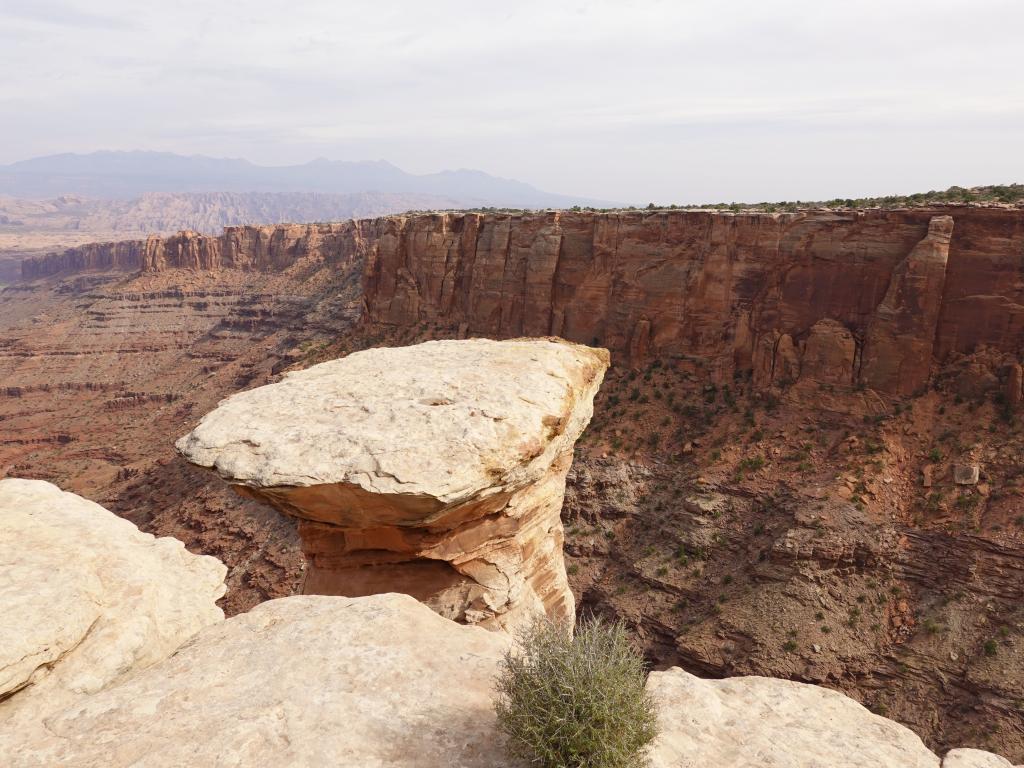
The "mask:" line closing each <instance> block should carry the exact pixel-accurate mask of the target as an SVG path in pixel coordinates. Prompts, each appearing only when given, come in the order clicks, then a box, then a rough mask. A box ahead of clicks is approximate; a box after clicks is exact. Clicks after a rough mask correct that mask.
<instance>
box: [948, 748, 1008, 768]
mask: <svg viewBox="0 0 1024 768" xmlns="http://www.w3.org/2000/svg"><path fill="white" fill-rule="evenodd" d="M942 768H1014V766H1013V764H1012V763H1011V762H1010V761H1009V760H1006V759H1005V758H1002V757H1000V756H999V755H994V754H992V753H991V752H986V751H984V750H982V749H951V750H950V751H949V752H947V753H946V756H945V757H944V758H942ZM1017 768H1020V767H1019V766H1018V767H1017Z"/></svg>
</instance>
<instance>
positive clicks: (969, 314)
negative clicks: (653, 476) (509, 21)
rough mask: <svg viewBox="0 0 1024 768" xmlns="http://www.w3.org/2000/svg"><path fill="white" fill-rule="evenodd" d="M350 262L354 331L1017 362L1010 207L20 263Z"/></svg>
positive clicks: (713, 219)
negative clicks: (433, 329)
mask: <svg viewBox="0 0 1024 768" xmlns="http://www.w3.org/2000/svg"><path fill="white" fill-rule="evenodd" d="M303 258H312V259H316V260H319V261H322V262H325V263H327V264H332V263H351V262H352V261H353V260H361V261H362V262H363V263H364V264H365V268H364V274H363V290H364V304H365V320H366V321H367V322H368V323H370V324H371V325H379V326H397V327H405V328H410V327H415V326H418V325H421V324H422V323H429V324H432V325H435V326H442V327H447V328H449V329H453V330H455V329H457V330H459V331H460V332H461V333H462V334H470V335H480V336H490V337H496V338H508V337H514V336H544V335H556V336H561V337H563V338H566V339H569V340H572V341H577V342H583V343H587V344H599V345H601V346H605V347H608V348H609V349H611V350H612V352H613V354H614V355H615V357H616V359H619V360H626V361H628V362H630V363H632V364H637V363H639V362H641V361H643V360H644V359H646V358H649V357H652V356H670V357H675V358H677V359H678V361H679V364H680V365H681V366H683V367H684V368H688V369H690V370H691V371H692V372H693V373H696V374H699V375H701V376H705V377H707V378H709V379H710V380H711V381H715V382H718V383H725V382H728V381H730V380H731V379H732V378H733V377H734V376H747V375H752V376H753V378H754V381H755V383H757V384H760V385H766V384H770V383H772V382H777V381H790V382H791V381H795V380H797V379H798V378H799V377H801V376H804V377H806V378H807V380H810V381H815V382H818V383H826V384H833V385H835V384H839V385H843V384H846V385H854V384H857V383H863V384H865V385H867V386H870V387H872V388H874V389H876V390H878V391H880V392H884V393H889V394H894V395H901V394H908V393H910V392H913V391H916V390H917V389H919V388H920V386H921V385H922V384H924V383H925V382H926V381H927V380H928V377H929V375H930V372H931V368H932V366H933V364H934V363H935V362H944V361H946V360H947V359H948V358H949V357H950V356H951V355H954V354H956V353H970V352H973V351H975V350H976V349H977V348H979V347H981V346H988V347H992V348H993V349H995V350H997V351H998V352H1002V353H1007V354H1013V355H1019V354H1020V350H1021V349H1022V348H1024V279H1022V276H1024V211H1022V210H1020V209H996V208H959V209H957V208H949V209H935V210H930V209H914V210H899V211H882V210H874V211H861V212H831V211H812V212H804V213H785V214H767V213H748V214H730V213H721V212H706V211H669V212H657V213H641V212H622V213H585V212H547V213H540V214H531V215H512V214H478V213H452V214H424V215H415V216H391V217H384V218H380V219H373V220H370V219H364V220H359V221H348V222H340V223H334V224H308V225H279V226H268V227H249V226H247V227H229V228H227V229H225V230H224V233H223V234H222V235H220V236H217V237H212V236H203V235H198V234H196V233H192V232H183V233H180V234H178V235H175V236H173V237H168V238H159V237H150V238H149V239H147V240H144V241H141V240H140V241H127V242H122V243H101V244H93V245H88V246H83V247H81V248H73V249H70V250H68V251H66V252H64V253H63V254H53V255H50V256H47V257H43V258H39V259H29V260H27V261H26V262H24V264H23V275H24V277H26V278H30V279H31V278H37V277H41V276H46V275H50V274H56V273H58V272H62V271H68V270H86V269H121V270H141V271H144V272H145V271H161V270H165V269H172V268H186V269H193V270H219V269H242V270H258V271H270V272H273V271H281V270H284V269H285V268H287V267H288V266H289V265H291V264H293V263H294V262H295V261H297V260H299V259H303Z"/></svg>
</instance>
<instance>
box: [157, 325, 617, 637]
mask: <svg viewBox="0 0 1024 768" xmlns="http://www.w3.org/2000/svg"><path fill="white" fill-rule="evenodd" d="M607 366H608V354H607V352H605V351H604V350H595V349H591V348H589V347H583V346H579V345H575V344H569V343H566V342H562V341H558V340H546V339H534V340H515V341H505V342H497V341H490V340H483V339H475V340H468V341H438V342H427V343H425V344H420V345H416V346H412V347H400V348H390V349H373V350H367V351H364V352H356V353H354V354H351V355H349V356H348V357H345V358H342V359H340V360H335V361H332V362H329V363H322V364H320V365H317V366H314V367H312V368H309V369H307V370H304V371H299V372H294V373H290V374H288V375H287V376H285V377H284V379H283V380H282V381H280V382H279V383H276V384H271V385H268V386H265V387H259V388H257V389H253V390H249V391H247V392H242V393H239V394H237V395H234V396H232V397H230V398H228V399H227V400H225V401H223V402H222V403H221V404H220V406H218V408H217V409H216V410H214V411H213V412H212V413H210V414H207V416H205V417H204V418H203V419H202V421H201V422H200V423H199V425H198V426H197V427H196V428H195V429H194V430H193V431H192V432H191V433H190V434H189V435H187V436H185V437H183V438H182V439H181V440H179V441H178V444H177V447H178V449H179V451H181V453H182V454H183V455H184V456H185V458H187V459H188V460H189V461H191V462H193V463H195V464H198V465H200V466H204V467H211V468H213V469H214V470H216V472H217V473H218V474H220V475H221V477H223V478H225V479H226V480H227V481H228V482H230V483H232V484H233V485H234V486H235V487H236V488H238V489H239V490H240V491H241V492H243V493H245V494H248V495H251V496H253V497H255V498H259V499H262V500H265V501H266V502H268V503H269V504H272V505H273V506H274V507H276V508H277V509H279V510H280V511H282V512H284V513H286V514H289V515H292V516H295V517H297V518H299V519H300V520H301V521H302V522H301V524H300V526H299V535H300V536H301V538H302V541H303V548H304V550H305V552H306V555H307V557H308V560H309V567H308V571H307V575H306V581H305V585H304V591H305V592H306V593H307V594H342V595H347V596H358V595H366V594H375V593H378V592H388V591H402V592H407V593H409V594H412V595H413V596H415V597H417V598H419V599H421V600H424V601H425V602H427V603H428V604H430V605H431V606H432V607H434V608H435V609H436V610H438V611H439V612H440V613H442V615H444V616H447V617H449V618H452V619H455V620H458V621H465V622H469V623H483V624H485V625H487V626H497V625H501V626H509V625H510V624H514V623H515V622H517V621H519V620H520V619H521V618H523V617H525V616H527V615H529V614H532V613H534V612H537V611H543V612H546V613H547V614H548V615H549V616H552V617H556V618H560V619H566V618H570V617H572V616H573V614H574V601H573V597H572V593H571V592H570V591H569V588H568V584H567V583H566V579H565V568H564V565H563V562H562V540H563V534H562V525H561V519H560V517H559V514H560V512H561V507H562V497H563V494H564V491H565V476H566V473H567V472H568V469H569V465H570V464H571V462H572V449H573V445H574V443H575V442H576V439H577V438H578V437H579V436H580V434H581V433H582V432H583V430H584V428H585V427H586V425H587V423H588V422H589V421H590V417H591V415H592V414H593V399H594V395H595V393H596V392H597V390H598V388H599V387H600V385H601V380H602V378H603V376H604V371H605V369H606V368H607Z"/></svg>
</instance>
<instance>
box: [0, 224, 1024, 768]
mask: <svg viewBox="0 0 1024 768" xmlns="http://www.w3.org/2000/svg"><path fill="white" fill-rule="evenodd" d="M1022 253H1024V208H1022V207H1020V206H1018V205H1013V204H1003V205H993V204H982V205H973V206H970V205H960V206H957V205H940V206H934V205H933V206H930V207H929V206H921V207H916V208H901V209H891V210H886V209H881V208H878V209H868V210H853V209H837V208H833V209H814V210H802V211H798V212H793V213H778V212H776V213H766V212H758V211H747V212H739V213H734V212H722V211H649V212H648V211H637V212H629V211H623V212H607V213H598V212H571V211H542V212H536V213H487V214H480V213H428V214H420V215H402V216H386V217H382V218H377V219H360V220H352V221H346V222H339V223H336V224H314V225H276V226H242V227H229V228H228V229H226V230H225V231H224V233H223V234H221V235H219V236H210V235H198V234H195V233H182V234H178V235H173V236H169V237H158V236H154V237H149V238H147V239H142V240H132V241H121V242H114V243H97V244H88V245H83V246H77V247H73V248H70V249H67V250H65V251H63V252H58V253H54V254H51V255H45V256H41V257H34V258H29V259H27V260H25V261H24V262H23V263H22V265H21V269H22V279H21V280H19V281H18V282H16V283H14V284H13V285H11V286H9V287H7V288H6V289H5V291H4V293H3V301H2V302H0V328H2V329H3V335H2V338H0V380H2V382H3V387H2V388H0V419H2V424H3V427H4V428H3V440H2V444H0V469H2V471H3V472H4V473H5V474H6V475H7V476H9V477H19V478H37V479H42V480H47V481H49V482H51V483H54V484H56V485H57V486H59V487H60V488H61V489H63V490H65V491H71V492H74V493H77V494H79V495H81V496H84V497H85V498H88V499H92V500H94V501H97V502H99V503H100V504H102V505H103V506H105V507H106V508H108V509H110V510H111V511H113V512H114V513H116V514H118V515H120V516H122V517H124V518H126V519H127V520H129V521H131V522H133V523H135V524H136V525H138V526H139V527H140V528H141V529H142V530H143V531H148V532H151V533H154V534H156V535H158V536H173V537H175V538H177V539H179V540H181V541H182V542H184V544H185V546H186V547H187V548H188V549H189V550H190V551H191V552H194V553H198V554H205V555H213V556H214V557H217V558H218V559H220V560H221V561H222V562H223V563H225V565H226V566H227V575H226V580H225V583H226V584H227V592H226V594H225V596H224V597H223V598H222V600H221V605H222V607H223V609H224V611H225V613H226V614H227V615H229V616H230V615H233V614H237V613H241V612H245V611H248V610H250V609H252V608H254V607H255V606H258V605H259V604H261V603H262V602H264V601H267V600H270V599H273V598H279V597H283V596H287V595H292V594H296V593H297V592H300V591H301V590H302V585H303V582H304V580H306V583H307V585H308V584H309V583H310V582H309V580H308V573H309V570H310V569H311V568H314V569H316V570H318V571H319V572H323V569H324V568H328V570H330V569H335V570H337V569H338V568H340V569H341V571H338V573H340V574H341V575H340V576H331V577H322V578H320V580H319V583H320V584H321V588H320V589H317V588H315V587H314V588H312V589H311V590H310V591H313V592H317V591H320V592H323V591H326V593H327V594H353V593H351V592H346V587H345V584H346V577H345V576H344V574H345V573H351V572H350V571H345V569H346V568H351V567H353V566H351V565H345V564H344V563H342V564H340V565H339V564H337V563H336V564H334V565H324V563H328V562H335V560H336V559H337V557H338V556H339V555H340V554H341V551H342V550H335V549H332V548H336V547H338V546H341V545H340V544H339V542H338V541H337V540H336V538H333V537H332V535H331V534H330V533H329V531H328V532H325V531H322V530H321V531H319V532H318V529H317V528H316V524H311V523H309V522H302V517H301V516H300V518H299V522H298V525H296V518H294V517H292V516H290V515H282V514H280V513H279V511H275V509H274V508H272V506H268V505H267V504H265V503H261V502H260V500H259V499H258V498H254V497H253V495H252V494H251V493H245V494H243V495H239V494H238V493H234V492H232V490H231V489H230V487H229V486H228V484H226V483H224V482H223V480H222V479H221V478H218V477H217V476H216V475H215V474H213V473H209V472H208V471H205V470H202V469H200V468H196V467H193V466H191V465H190V464H188V463H187V462H185V461H183V460H182V458H181V457H180V456H178V455H177V454H176V452H175V449H174V442H175V440H176V439H177V438H178V437H180V436H182V435H185V434H186V433H187V432H188V431H189V430H190V429H192V428H193V427H194V426H195V424H196V422H197V420H198V419H199V418H200V417H202V416H203V415H204V414H206V413H208V412H210V411H211V410H213V409H214V408H215V407H216V405H217V403H218V401H220V400H221V399H223V398H224V397H226V396H228V395H231V394H233V393H235V392H238V391H240V390H249V389H252V388H254V387H258V386H260V385H264V384H267V383H269V382H274V381H279V380H281V378H282V376H283V375H285V374H286V373H287V372H289V371H299V370H303V369H305V368H308V367H310V366H313V365H314V364H317V363H322V362H324V361H329V360H335V359H339V358H344V357H345V356H347V355H349V354H351V353H353V352H355V351H358V350H367V349H374V348H381V347H395V346H405V345H413V344H417V343H420V342H423V341H425V340H430V339H471V338H490V339H514V338H524V337H534V338H545V337H560V338H564V339H567V340H569V341H573V342H577V343H580V344H585V345H588V346H592V347H595V348H605V349H608V350H609V351H610V359H611V366H610V368H609V369H608V372H607V374H606V375H605V377H604V383H603V385H602V386H601V387H600V389H599V390H598V391H597V395H596V398H595V400H594V407H593V420H592V423H591V424H590V426H589V427H588V428H587V429H586V431H585V432H583V433H582V436H581V437H580V439H579V442H578V444H577V445H576V449H575V458H574V459H573V462H572V467H571V469H568V480H567V486H566V491H565V502H564V506H563V508H562V513H561V518H562V526H563V527H564V537H565V545H564V552H565V573H566V574H567V575H568V584H569V587H570V588H571V592H572V595H574V596H575V601H576V603H577V605H578V608H579V610H581V611H586V612H596V613H597V614H600V615H604V616H607V617H609V618H613V619H619V620H622V621H623V622H625V624H626V626H628V627H629V629H630V631H631V632H632V634H633V636H634V637H635V638H636V641H637V642H638V643H639V644H640V646H641V647H642V649H643V652H644V655H645V657H646V658H647V659H648V661H649V663H650V664H651V665H652V666H653V668H654V669H667V668H669V667H674V666H679V667H682V668H684V669H686V670H688V671H689V672H692V673H696V674H698V675H700V676H701V677H710V678H729V677H734V676H739V675H763V676H769V677H777V678H785V679H789V680H795V681H800V682H806V683H814V684H816V685H820V686H824V687H827V688H832V689H836V690H839V691H842V692H844V693H846V694H848V695H850V696H852V697H853V698H855V699H856V700H858V701H860V702H861V703H863V704H864V705H865V706H867V707H868V708H869V709H870V710H871V711H873V712H875V713H877V714H879V715H883V716H885V717H886V718H890V719H893V720H895V721H898V722H901V723H903V724H905V725H906V726H908V727H909V728H910V729H911V730H912V731H914V732H915V733H916V734H918V735H919V736H920V737H921V738H922V739H923V740H924V741H925V743H926V744H927V745H928V746H929V747H931V748H932V749H934V750H935V751H936V752H938V753H939V754H942V753H943V752H944V751H945V750H948V749H950V748H953V747H962V746H969V747H976V748H979V749H986V750H990V751H992V752H996V753H999V754H1001V755H1003V756H1004V757H1006V758H1009V759H1010V760H1014V759H1015V760H1017V761H1018V762H1020V761H1022V760H1024V676H1022V671H1024V665H1022V656H1021V654H1022V653H1024V650H1022V647H1024V635H1022V627H1024V616H1022V614H1021V610H1022V608H1021V605H1022V603H1021V598H1022V596H1024V514H1022V512H1024V501H1022V495H1024V432H1022V431H1021V424H1022V422H1021V416H1020V414H1019V410H1020V408H1021V406H1020V403H1021V399H1022V389H1021V388H1022V376H1021V362H1022V360H1021V351H1022V349H1024V287H1022V286H1024V272H1022V263H1024V262H1022V261H1021V258H1022V257H1021V254H1022ZM452 373H453V374H455V373H457V371H453V372H452ZM381 375H383V373H382V374H381ZM424 375H427V374H424ZM500 384H501V383H500V382H495V386H496V387H497V386H500ZM368 386H369V387H370V389H372V388H373V385H372V384H368ZM267 417H268V418H269V417H270V414H269V413H268V414H267ZM313 442H317V441H313ZM294 482H295V481H292V483H293V484H294ZM271 503H272V504H274V502H273V501H271ZM281 503H282V504H284V502H281ZM289 503H290V502H289ZM295 503H300V502H295ZM300 506H301V503H300ZM287 508H288V507H287V505H285V507H281V506H280V505H278V509H287ZM321 528H322V526H321ZM455 541H458V538H456V539H455ZM374 546H376V545H374ZM465 546H468V544H467V545H465ZM371 549H372V547H371ZM467 551H468V550H467ZM348 557H352V556H351V555H349V556H348ZM371 560H372V557H371ZM361 562H362V561H361ZM317 563H320V564H321V565H319V566H317V565H316V564H317ZM363 564H364V565H365V562H364V563H363ZM314 582H316V580H314ZM348 583H349V584H351V578H349V582H348ZM402 583H403V582H402V579H401V578H398V577H396V578H395V580H394V582H393V584H392V588H391V589H386V588H385V586H386V584H387V580H386V579H385V580H384V582H383V584H384V585H385V586H380V588H375V589H370V592H371V593H372V592H376V591H392V589H393V590H395V591H409V590H408V588H402V586H401V584H402ZM414 594H415V590H414ZM462 620H465V616H463V619H462Z"/></svg>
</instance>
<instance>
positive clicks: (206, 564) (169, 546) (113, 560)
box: [0, 478, 226, 730]
mask: <svg viewBox="0 0 1024 768" xmlns="http://www.w3.org/2000/svg"><path fill="white" fill-rule="evenodd" d="M225 573H226V569H225V568H224V566H223V565H222V564H221V563H220V561H218V560H216V559H215V558H212V557H201V556H197V555H193V554H191V553H189V552H187V551H186V550H185V548H184V546H183V545H182V543H181V542H180V541H178V540H176V539H171V538H162V539H157V538H154V537H153V536H151V535H149V534H148V533H142V532H141V531H139V530H138V529H137V528H136V527H135V526H134V525H132V524H131V523H129V522H128V521H126V520H122V519H121V518H119V517H117V516H115V515H113V514H112V513H110V512H108V511H107V510H105V509H104V508H103V507H101V506H99V505H98V504H94V503H93V502H91V501H87V500H86V499H83V498H81V497H80V496H76V495H74V494H72V493H64V492H62V491H61V490H60V489H59V488H57V487H56V486H54V485H51V484H50V483H46V482H42V481H39V480H17V479H12V478H8V479H4V480H0V616H2V617H3V620H2V621H0V728H2V729H4V730H8V729H16V728H19V727H21V724H22V723H30V722H31V723H34V722H37V721H38V720H39V719H40V718H42V717H43V716H45V715H46V714H47V713H49V712H52V711H54V710H56V709H57V708H59V707H61V706H63V705H65V704H67V703H68V702H69V701H72V700H74V699H75V698H76V697H80V696H82V695H85V694H90V693H95V692H97V691H99V690H102V689H103V688H104V687H106V686H108V685H110V684H111V683H112V682H113V681H115V680H117V679H118V678H120V677H121V676H123V675H124V674H126V673H127V672H129V671H131V670H134V669H138V668H141V667H146V666H148V665H151V664H154V663H155V662H157V661H160V660H161V659H164V658H166V657H167V656H169V655H170V654H171V653H173V652H174V651H175V650H176V649H177V648H178V646H179V645H181V643H183V642H184V641H185V640H187V639H188V638H189V637H191V636H192V635H193V634H195V633H196V632H197V631H198V630H200V629H202V628H203V627H205V626H208V625H210V624H213V623H214V622H217V621H220V620H221V619H223V618H224V614H223V612H222V611H221V609H220V608H218V607H217V605H216V602H215V601H216V600H217V599H218V598H220V597H221V596H222V595H223V594H224V576H225Z"/></svg>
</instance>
